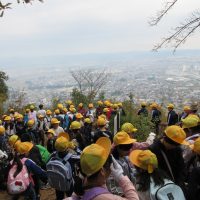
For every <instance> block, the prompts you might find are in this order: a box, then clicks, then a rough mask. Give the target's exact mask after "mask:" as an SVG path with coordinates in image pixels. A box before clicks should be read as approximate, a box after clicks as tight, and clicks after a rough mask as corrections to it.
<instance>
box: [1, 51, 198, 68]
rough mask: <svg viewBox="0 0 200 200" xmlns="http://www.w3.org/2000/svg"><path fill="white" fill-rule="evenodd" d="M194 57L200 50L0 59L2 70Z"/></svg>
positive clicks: (100, 64)
mask: <svg viewBox="0 0 200 200" xmlns="http://www.w3.org/2000/svg"><path fill="white" fill-rule="evenodd" d="M191 58H194V61H197V62H199V58H200V50H177V52H175V54H173V52H172V51H159V52H151V51H132V52H121V53H120V52H119V53H99V54H96V53H95V54H92V53H91V54H80V55H78V54H77V55H49V56H30V57H12V58H10V57H7V58H5V57H3V58H1V59H0V70H2V69H3V70H4V69H8V68H10V69H11V68H16V67H23V68H25V67H27V68H28V67H56V66H65V67H67V66H79V67H80V66H106V65H108V64H114V63H123V62H125V63H127V62H136V63H140V62H142V63H143V62H146V61H150V62H153V61H156V60H162V59H163V60H168V61H170V60H176V59H177V60H180V59H184V60H186V61H187V59H188V60H191Z"/></svg>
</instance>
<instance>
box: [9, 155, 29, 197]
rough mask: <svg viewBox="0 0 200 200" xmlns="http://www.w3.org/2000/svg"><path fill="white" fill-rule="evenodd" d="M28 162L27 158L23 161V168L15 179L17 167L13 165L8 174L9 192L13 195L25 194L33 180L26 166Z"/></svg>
mask: <svg viewBox="0 0 200 200" xmlns="http://www.w3.org/2000/svg"><path fill="white" fill-rule="evenodd" d="M26 160H27V158H23V159H22V160H21V162H22V165H23V167H22V170H21V171H20V172H19V174H17V176H16V177H15V178H14V177H13V175H14V173H15V171H16V169H17V165H13V166H12V167H11V169H10V171H9V173H8V180H7V190H8V193H9V194H11V195H15V194H21V193H23V192H25V191H26V190H27V188H28V186H29V185H30V183H31V178H30V177H29V172H28V169H27V167H26V165H25V162H26Z"/></svg>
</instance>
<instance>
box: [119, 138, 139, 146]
mask: <svg viewBox="0 0 200 200" xmlns="http://www.w3.org/2000/svg"><path fill="white" fill-rule="evenodd" d="M136 141H137V140H136V139H132V138H130V139H128V140H126V141H124V142H120V143H119V144H117V145H121V144H132V143H134V142H136Z"/></svg>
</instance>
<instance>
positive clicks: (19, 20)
mask: <svg viewBox="0 0 200 200" xmlns="http://www.w3.org/2000/svg"><path fill="white" fill-rule="evenodd" d="M6 1H9V0H6ZM10 1H12V0H10ZM3 2H5V0H4V1H3ZM13 2H15V0H13ZM163 2H165V0H44V3H40V2H34V3H33V4H32V5H24V4H21V5H17V4H13V5H12V8H13V9H12V10H8V11H7V12H6V13H5V16H4V17H3V18H1V19H0V23H1V25H0V47H1V48H0V57H4V58H5V57H7V58H8V57H13V56H14V57H15V56H20V57H23V56H37V55H40V56H43V55H44V56H45V55H60V54H62V55H65V54H66V55H67V54H85V53H110V52H126V51H137V50H140V51H141V50H145V51H150V50H151V49H152V47H153V44H154V43H155V42H158V41H160V38H162V37H163V36H165V35H167V33H168V32H169V31H170V28H171V27H173V26H175V25H177V24H178V23H179V22H180V21H181V20H183V19H184V18H185V17H186V16H187V15H188V14H189V13H190V12H191V11H193V10H195V9H197V8H198V6H199V1H197V0H180V1H179V2H178V3H177V5H176V6H175V7H174V8H173V10H171V12H170V13H169V14H168V15H167V16H166V17H165V18H164V19H163V21H162V22H161V23H160V24H159V25H158V26H157V27H149V25H148V23H147V21H148V19H149V17H151V16H153V15H155V13H156V11H157V10H159V8H161V5H162V3H163ZM199 44H200V37H199V33H198V32H197V33H196V34H195V35H194V36H193V37H192V38H190V39H189V40H188V41H187V42H186V44H184V45H183V46H182V48H184V49H198V48H199Z"/></svg>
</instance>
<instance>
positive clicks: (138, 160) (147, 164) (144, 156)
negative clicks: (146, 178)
mask: <svg viewBox="0 0 200 200" xmlns="http://www.w3.org/2000/svg"><path fill="white" fill-rule="evenodd" d="M129 160H130V161H131V162H132V163H133V164H134V165H135V166H137V167H139V168H141V169H143V170H146V171H148V173H149V174H151V173H153V171H154V169H156V168H158V160H157V157H156V155H155V154H154V153H152V152H151V151H149V150H134V151H132V152H131V153H130V155H129Z"/></svg>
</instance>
